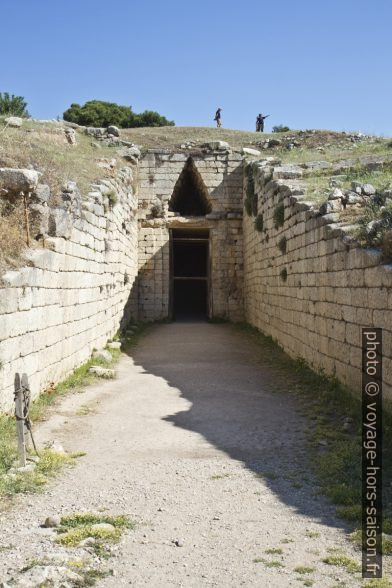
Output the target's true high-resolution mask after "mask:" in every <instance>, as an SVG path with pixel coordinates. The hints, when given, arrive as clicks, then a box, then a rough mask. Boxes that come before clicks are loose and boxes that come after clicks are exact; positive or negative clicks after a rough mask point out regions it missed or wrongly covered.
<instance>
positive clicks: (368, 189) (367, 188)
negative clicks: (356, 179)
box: [362, 184, 376, 196]
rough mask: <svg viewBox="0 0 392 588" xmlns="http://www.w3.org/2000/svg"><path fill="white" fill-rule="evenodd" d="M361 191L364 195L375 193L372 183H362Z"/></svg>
mask: <svg viewBox="0 0 392 588" xmlns="http://www.w3.org/2000/svg"><path fill="white" fill-rule="evenodd" d="M362 192H363V193H364V194H365V195H366V196H372V195H373V194H375V193H376V188H375V187H374V186H373V185H372V184H363V186H362Z"/></svg>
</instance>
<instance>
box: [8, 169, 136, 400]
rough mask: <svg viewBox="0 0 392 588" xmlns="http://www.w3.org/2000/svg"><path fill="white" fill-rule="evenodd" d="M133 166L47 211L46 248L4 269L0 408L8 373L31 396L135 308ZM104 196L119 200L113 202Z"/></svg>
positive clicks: (65, 372)
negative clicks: (19, 378)
mask: <svg viewBox="0 0 392 588" xmlns="http://www.w3.org/2000/svg"><path fill="white" fill-rule="evenodd" d="M131 184H132V171H131V169H130V168H124V169H122V170H120V171H119V173H118V175H117V177H116V178H113V179H108V180H102V182H101V183H99V184H97V185H95V186H94V190H93V191H92V192H90V193H89V194H88V195H87V197H86V198H84V199H82V200H79V199H78V198H77V197H75V192H74V193H72V191H73V190H75V187H74V186H71V187H70V188H69V190H68V193H67V200H68V201H72V200H73V204H72V206H71V207H69V208H68V209H67V208H64V207H63V208H58V209H55V210H52V211H51V212H50V215H49V230H50V232H51V234H53V233H54V234H56V235H62V236H53V237H50V238H47V239H46V240H45V248H44V249H30V250H28V251H27V253H26V257H27V260H28V264H29V265H28V266H27V267H23V268H22V269H20V270H18V271H9V272H8V273H6V274H5V275H4V276H3V277H2V282H3V285H4V286H5V287H3V288H1V289H0V362H1V363H0V366H1V367H0V389H1V395H0V411H7V410H10V409H11V408H12V405H13V392H14V376H15V373H16V372H21V373H23V372H25V373H27V375H28V377H29V382H30V386H31V389H32V394H33V396H34V397H35V396H37V395H38V394H39V393H40V392H41V391H42V390H44V389H45V388H46V387H47V386H48V385H50V383H51V382H55V383H56V382H58V381H59V380H61V379H63V378H64V377H66V376H67V375H68V374H69V373H70V372H72V371H73V370H74V369H75V368H76V367H77V366H78V365H80V364H82V363H83V362H85V361H86V360H87V359H88V358H89V357H90V355H91V353H92V350H93V348H100V347H102V346H104V345H105V344H106V342H107V340H108V339H109V338H110V337H112V336H113V335H114V334H115V333H116V331H117V330H118V328H119V327H120V324H121V323H123V324H125V323H126V321H127V320H128V319H129V318H131V317H132V316H135V314H136V296H135V288H134V284H135V278H136V274H137V220H136V211H137V201H136V196H135V195H134V194H133V191H132V186H131ZM110 201H111V202H112V204H113V202H114V201H117V202H116V203H115V204H113V205H112V206H111V205H110Z"/></svg>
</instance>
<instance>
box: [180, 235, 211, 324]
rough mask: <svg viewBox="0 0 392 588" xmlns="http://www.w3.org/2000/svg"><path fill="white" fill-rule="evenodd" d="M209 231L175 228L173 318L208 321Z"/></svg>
mask: <svg viewBox="0 0 392 588" xmlns="http://www.w3.org/2000/svg"><path fill="white" fill-rule="evenodd" d="M209 243H210V240H209V231H208V230H205V229H172V232H171V308H172V313H171V314H172V318H173V319H174V320H206V319H207V318H208V314H209V310H208V306H209V305H208V298H209Z"/></svg>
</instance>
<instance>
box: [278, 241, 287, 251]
mask: <svg viewBox="0 0 392 588" xmlns="http://www.w3.org/2000/svg"><path fill="white" fill-rule="evenodd" d="M278 248H279V250H280V252H281V253H282V254H283V255H284V254H285V253H286V250H287V239H286V237H282V238H281V239H279V243H278Z"/></svg>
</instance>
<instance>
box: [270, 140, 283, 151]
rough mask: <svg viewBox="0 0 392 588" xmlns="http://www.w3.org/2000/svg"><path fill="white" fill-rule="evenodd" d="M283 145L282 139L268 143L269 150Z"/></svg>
mask: <svg viewBox="0 0 392 588" xmlns="http://www.w3.org/2000/svg"><path fill="white" fill-rule="evenodd" d="M281 144H282V141H281V140H280V139H269V140H268V141H267V146H268V149H272V148H273V147H279V145H281Z"/></svg>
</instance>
